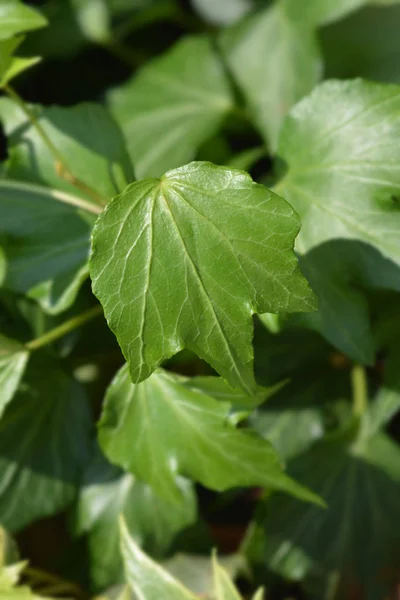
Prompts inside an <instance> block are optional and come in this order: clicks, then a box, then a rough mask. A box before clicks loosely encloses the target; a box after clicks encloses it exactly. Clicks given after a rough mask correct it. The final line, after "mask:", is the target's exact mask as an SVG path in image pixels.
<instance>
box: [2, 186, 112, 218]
mask: <svg viewBox="0 0 400 600" xmlns="http://www.w3.org/2000/svg"><path fill="white" fill-rule="evenodd" d="M2 187H5V188H8V189H15V190H17V191H21V192H24V191H25V192H31V193H34V194H43V195H45V196H50V197H51V198H53V199H54V200H57V201H58V202H63V203H64V204H70V205H71V206H75V207H76V208H80V209H82V210H86V212H91V213H93V214H94V215H99V214H100V213H101V212H102V210H103V209H102V208H101V206H98V205H97V204H92V202H88V201H87V200H84V199H83V198H80V197H78V196H73V195H72V194H68V193H67V192H60V191H59V190H54V189H53V188H48V187H44V186H42V185H37V184H35V183H25V182H22V181H13V180H12V179H0V188H2Z"/></svg>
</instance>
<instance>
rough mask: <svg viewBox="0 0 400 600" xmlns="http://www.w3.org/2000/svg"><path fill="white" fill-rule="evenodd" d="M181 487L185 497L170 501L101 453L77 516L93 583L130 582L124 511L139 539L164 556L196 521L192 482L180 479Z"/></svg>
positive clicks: (87, 476)
mask: <svg viewBox="0 0 400 600" xmlns="http://www.w3.org/2000/svg"><path fill="white" fill-rule="evenodd" d="M177 486H178V487H179V489H180V490H181V493H182V500H181V502H180V503H169V502H167V501H165V499H160V498H158V497H157V496H156V495H155V494H154V492H153V490H152V489H151V487H149V486H148V485H146V484H144V483H141V482H140V481H137V480H136V479H135V477H134V476H133V475H131V474H130V473H124V472H123V471H121V470H120V469H118V468H117V467H114V466H113V465H110V464H109V463H107V461H106V460H105V459H104V458H103V456H102V455H101V453H100V452H97V453H96V455H95V456H94V459H93V460H92V462H91V464H90V465H89V467H88V469H87V471H86V473H85V477H84V482H83V488H82V491H81V493H80V497H79V502H78V507H77V513H76V517H75V522H76V523H75V530H76V532H77V533H78V534H81V533H85V532H86V533H87V536H88V538H87V542H88V551H89V555H90V574H91V581H92V584H93V585H94V586H95V587H96V589H100V590H101V589H104V588H105V587H107V586H109V585H111V584H115V583H116V582H118V581H119V582H123V581H124V578H123V572H122V561H121V556H120V552H119V522H118V518H119V516H120V515H123V516H124V518H125V521H126V525H127V527H128V529H129V532H130V534H131V535H132V536H133V537H134V539H135V540H136V541H137V543H138V544H139V545H140V546H141V547H144V548H145V550H146V551H147V552H150V553H151V554H153V555H154V554H155V555H160V554H163V553H164V552H165V551H166V550H167V549H168V547H169V546H170V544H171V542H172V540H173V538H174V536H175V535H176V534H177V533H178V531H179V530H181V529H183V528H184V527H186V526H188V525H190V524H191V523H192V522H193V521H194V520H195V517H196V500H195V496H194V493H193V489H192V486H191V484H190V483H189V482H187V481H186V480H183V479H178V480H177Z"/></svg>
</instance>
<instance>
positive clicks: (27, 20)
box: [0, 0, 47, 40]
mask: <svg viewBox="0 0 400 600" xmlns="http://www.w3.org/2000/svg"><path fill="white" fill-rule="evenodd" d="M45 25H47V20H46V19H45V18H44V17H43V15H41V14H40V13H39V12H38V11H37V10H35V9H34V8H31V7H30V6H26V5H24V4H22V3H21V2H18V1H17V0H2V1H1V3H0V40H5V39H7V38H11V37H13V36H14V35H16V34H18V33H22V32H24V31H29V30H32V29H39V28H40V27H44V26H45Z"/></svg>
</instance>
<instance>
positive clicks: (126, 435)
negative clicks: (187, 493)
mask: <svg viewBox="0 0 400 600" xmlns="http://www.w3.org/2000/svg"><path fill="white" fill-rule="evenodd" d="M184 382H185V379H183V378H180V377H178V376H174V375H172V374H168V373H167V372H166V371H162V370H159V371H157V372H156V373H154V374H153V375H152V376H151V378H149V379H148V380H147V381H145V382H143V383H141V384H138V385H134V384H132V382H131V380H130V378H129V373H128V368H127V366H125V367H123V368H122V369H121V370H120V371H119V373H118V374H117V375H116V377H115V379H114V380H113V382H112V384H111V386H110V387H109V388H108V391H107V394H106V399H105V404H104V407H103V414H102V417H101V419H100V423H99V440H100V445H101V447H102V448H103V450H104V452H105V454H106V455H107V456H108V457H109V459H110V460H111V461H112V462H114V463H116V464H119V465H121V466H122V467H123V468H124V469H125V470H128V471H130V472H132V473H133V474H134V475H136V476H137V477H138V479H140V480H142V481H145V482H147V483H148V484H149V485H150V486H152V487H153V489H154V491H155V492H156V493H158V494H159V495H160V496H161V497H163V498H165V499H166V500H169V501H170V502H177V501H179V500H180V499H181V497H182V491H181V490H180V489H179V488H178V486H177V484H176V474H177V473H182V474H184V475H186V476H189V477H191V478H192V479H194V480H195V481H199V482H200V483H201V484H202V485H204V486H206V487H209V488H211V489H214V490H218V491H223V490H227V489H229V488H232V487H239V486H255V485H259V486H264V487H268V488H275V489H282V490H285V491H286V492H288V493H292V494H294V495H295V496H297V497H299V498H302V499H305V500H311V501H317V502H318V499H317V498H316V497H315V496H314V495H313V494H312V492H310V491H308V490H306V489H304V488H302V487H301V486H300V487H299V486H298V485H297V484H296V483H295V482H294V481H292V480H291V479H289V478H287V477H286V475H285V474H284V473H283V471H282V468H281V465H280V461H279V458H278V456H277V454H276V453H275V451H274V450H273V448H272V446H271V445H270V444H269V443H268V442H266V441H264V440H262V439H261V438H259V437H258V436H256V435H254V432H252V431H250V430H244V429H240V430H238V429H235V427H234V426H233V425H232V424H231V423H230V422H229V420H228V414H229V410H230V404H228V403H226V402H222V401H218V400H215V399H214V398H211V396H207V395H206V394H204V393H202V392H199V391H197V390H195V389H188V388H187V387H186V386H185V385H184Z"/></svg>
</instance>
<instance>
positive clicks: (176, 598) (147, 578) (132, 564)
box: [121, 521, 196, 600]
mask: <svg viewBox="0 0 400 600" xmlns="http://www.w3.org/2000/svg"><path fill="white" fill-rule="evenodd" d="M121 549H122V557H123V560H124V566H125V575H126V580H127V582H128V584H129V586H130V587H131V589H132V590H133V592H136V593H137V595H138V596H139V597H140V598H141V600H160V598H162V599H163V600H196V596H194V595H193V594H192V593H191V592H189V590H188V589H186V588H185V587H183V586H182V585H181V584H180V583H179V582H178V581H177V580H176V579H174V578H173V577H171V575H170V574H169V573H168V572H167V571H165V570H164V569H163V568H162V567H160V566H159V565H157V563H155V562H153V561H152V560H151V559H150V558H149V557H148V556H146V555H145V554H144V553H143V552H142V551H141V550H140V548H139V546H138V545H137V544H136V543H135V542H134V541H133V539H132V538H131V537H130V535H129V532H128V529H127V527H126V525H125V524H124V522H123V521H122V522H121Z"/></svg>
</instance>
